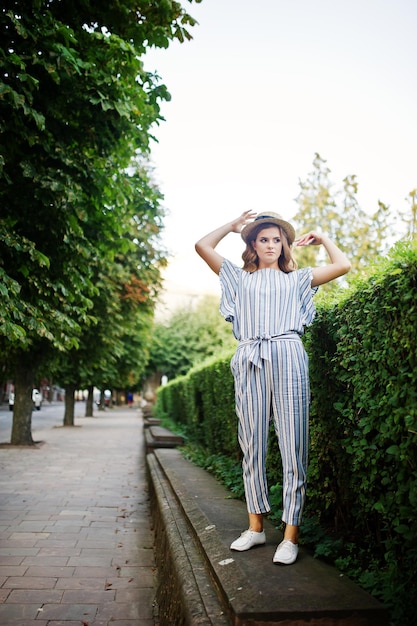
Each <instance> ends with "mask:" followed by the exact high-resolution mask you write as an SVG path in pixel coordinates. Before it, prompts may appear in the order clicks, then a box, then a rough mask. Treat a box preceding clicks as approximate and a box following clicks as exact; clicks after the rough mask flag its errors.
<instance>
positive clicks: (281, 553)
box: [272, 539, 298, 565]
mask: <svg viewBox="0 0 417 626" xmlns="http://www.w3.org/2000/svg"><path fill="white" fill-rule="evenodd" d="M297 556H298V546H297V545H296V544H295V543H293V542H292V541H290V540H289V539H284V540H283V541H281V543H280V544H279V546H278V548H277V549H276V551H275V554H274V558H273V559H272V560H273V562H274V563H282V564H283V565H291V563H294V561H296V559H297Z"/></svg>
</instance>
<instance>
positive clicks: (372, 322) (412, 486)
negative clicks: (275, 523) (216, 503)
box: [156, 242, 417, 626]
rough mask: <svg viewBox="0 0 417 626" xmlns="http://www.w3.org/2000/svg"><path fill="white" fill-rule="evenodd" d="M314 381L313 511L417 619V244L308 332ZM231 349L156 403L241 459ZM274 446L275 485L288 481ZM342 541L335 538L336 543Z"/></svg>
mask: <svg viewBox="0 0 417 626" xmlns="http://www.w3.org/2000/svg"><path fill="white" fill-rule="evenodd" d="M305 345H306V349H307V352H308V354H309V359H310V379H311V389H312V405H311V447H310V464H309V486H308V500H307V507H306V517H307V519H308V518H310V520H311V519H315V520H317V521H318V523H319V525H320V527H321V528H325V529H327V548H326V549H324V548H323V545H324V544H325V543H326V542H323V539H322V538H321V549H318V550H317V553H318V554H322V555H323V554H324V555H326V556H328V557H331V558H332V560H334V561H335V562H336V565H337V566H338V567H340V568H341V569H344V570H345V571H347V572H348V573H349V575H350V576H352V577H353V578H355V579H356V580H357V581H358V582H360V584H362V586H364V587H365V588H367V589H369V590H370V591H371V592H372V593H374V594H375V595H376V596H377V597H379V598H381V599H382V600H383V601H384V602H385V603H386V604H387V605H388V606H389V607H390V608H391V613H392V623H393V624H398V625H399V624H401V626H404V625H406V624H411V623H414V619H415V612H416V608H417V600H416V598H417V521H416V520H417V356H416V345H417V246H416V244H415V242H414V243H407V244H401V245H397V246H396V247H395V248H394V249H393V250H392V251H391V253H390V255H389V257H388V258H386V259H383V260H381V261H380V262H379V264H378V266H377V267H376V268H374V269H373V270H370V272H369V275H368V278H367V279H363V280H362V281H360V282H358V283H357V284H356V285H355V287H354V288H351V289H349V290H346V292H344V293H342V297H341V298H339V300H338V301H337V302H334V301H333V302H329V301H328V302H326V301H325V300H321V301H320V300H319V303H318V304H317V317H316V320H315V322H314V324H313V326H312V327H311V328H310V329H308V331H307V333H306V335H305ZM230 357H231V355H226V356H224V357H223V358H220V359H218V360H216V361H212V362H211V363H209V364H203V365H202V366H201V367H200V368H196V369H194V370H192V371H191V372H190V373H189V374H187V376H185V377H182V378H179V379H175V380H173V381H172V382H171V383H169V384H168V385H167V386H166V387H164V388H161V389H160V390H159V392H158V398H157V406H156V411H157V412H160V413H161V414H165V415H168V416H169V417H170V418H172V419H174V420H175V422H177V423H178V424H181V425H182V428H183V429H184V432H185V433H186V436H187V437H188V439H189V441H190V442H192V444H193V445H195V446H197V447H200V448H202V449H204V450H206V451H207V453H208V454H218V455H224V456H225V457H227V458H229V459H230V458H232V459H235V460H236V462H238V461H239V459H240V450H239V448H238V444H237V436H236V416H235V410H234V391H233V378H232V375H231V372H230V366H229V363H230ZM273 444H274V446H275V447H274V448H273V450H274V452H271V450H272V448H270V454H269V469H268V476H269V481H270V485H271V490H272V491H273V490H274V485H280V484H281V473H280V472H281V469H280V460H279V456H278V454H277V453H276V450H277V448H276V444H275V441H274V442H273ZM329 537H330V538H333V542H332V541H329Z"/></svg>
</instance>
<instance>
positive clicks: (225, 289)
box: [219, 259, 243, 322]
mask: <svg viewBox="0 0 417 626" xmlns="http://www.w3.org/2000/svg"><path fill="white" fill-rule="evenodd" d="M242 271H243V270H241V269H240V268H239V267H237V265H234V264H233V263H231V262H230V261H228V260H227V259H224V260H223V263H222V266H221V268H220V273H219V278H220V286H221V290H222V295H221V299H220V313H221V314H222V315H223V317H224V318H225V320H226V322H233V320H234V318H235V306H236V294H237V287H238V283H239V277H240V274H241V272H242Z"/></svg>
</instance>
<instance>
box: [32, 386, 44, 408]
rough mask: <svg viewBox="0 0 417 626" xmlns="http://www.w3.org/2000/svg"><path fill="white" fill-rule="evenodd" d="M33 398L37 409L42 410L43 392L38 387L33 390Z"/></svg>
mask: <svg viewBox="0 0 417 626" xmlns="http://www.w3.org/2000/svg"><path fill="white" fill-rule="evenodd" d="M32 400H33V406H34V408H35V409H36V410H37V411H40V410H41V406H42V394H41V393H40V391H38V390H37V389H34V390H33V391H32Z"/></svg>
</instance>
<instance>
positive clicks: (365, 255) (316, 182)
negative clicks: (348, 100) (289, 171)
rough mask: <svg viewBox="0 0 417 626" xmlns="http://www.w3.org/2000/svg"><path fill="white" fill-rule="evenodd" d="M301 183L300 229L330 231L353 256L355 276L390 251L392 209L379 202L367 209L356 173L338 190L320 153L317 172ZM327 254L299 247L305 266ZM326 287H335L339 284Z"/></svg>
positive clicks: (297, 252)
mask: <svg viewBox="0 0 417 626" xmlns="http://www.w3.org/2000/svg"><path fill="white" fill-rule="evenodd" d="M299 185H300V193H299V195H298V197H297V202H298V205H299V208H298V211H297V213H296V215H295V216H294V221H295V223H296V224H297V225H298V229H297V230H299V231H301V229H302V231H303V232H305V231H308V230H316V229H319V230H323V231H324V232H326V233H327V234H328V235H329V236H330V237H331V238H332V239H334V240H335V241H336V242H337V243H338V245H339V246H340V248H341V249H342V250H343V251H344V252H345V253H346V254H347V255H348V256H349V259H350V261H351V263H352V274H353V275H354V274H355V273H358V272H361V271H363V270H364V269H365V268H366V267H367V265H368V264H369V263H370V262H371V261H373V260H374V259H375V257H377V256H378V255H379V254H382V253H383V252H384V251H386V248H387V246H388V241H389V239H388V235H389V232H390V227H391V225H390V224H391V219H392V218H391V216H390V211H389V208H388V207H387V206H386V205H385V204H383V203H382V202H379V203H378V207H377V210H376V211H375V212H374V213H373V214H368V213H367V212H365V211H364V210H363V209H362V208H361V207H360V206H359V204H358V200H357V193H358V182H357V180H356V176H354V175H349V176H346V177H345V178H344V180H343V190H342V191H340V190H339V191H334V190H333V183H332V182H331V180H330V169H329V168H328V167H327V165H326V161H325V160H324V159H322V158H321V156H320V155H319V154H317V153H316V154H315V157H314V160H313V171H312V172H311V173H310V174H309V175H308V177H307V180H305V181H300V183H299ZM323 254H324V253H323V250H322V249H321V248H320V247H316V246H311V247H307V248H302V249H297V248H295V255H296V258H297V261H298V262H299V263H300V264H302V265H311V266H315V265H319V264H320V263H321V262H322V260H323V256H322V255H323ZM349 276H350V274H349V275H348V277H347V280H349ZM323 288H324V289H326V288H327V289H332V288H335V283H330V284H329V285H326V286H323Z"/></svg>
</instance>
